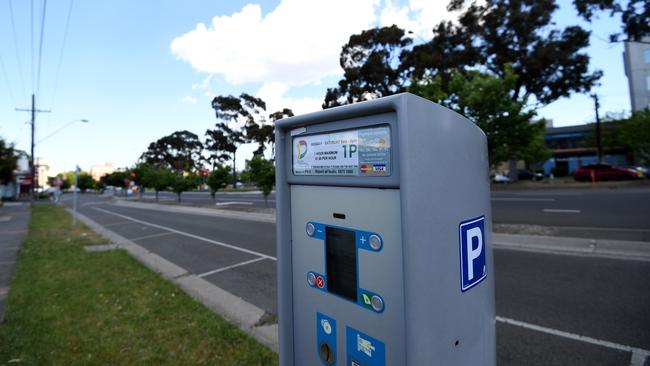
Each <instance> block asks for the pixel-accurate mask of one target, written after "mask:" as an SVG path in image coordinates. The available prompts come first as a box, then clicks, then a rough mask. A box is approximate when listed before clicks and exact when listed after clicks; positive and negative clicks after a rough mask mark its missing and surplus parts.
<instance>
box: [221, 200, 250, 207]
mask: <svg viewBox="0 0 650 366" xmlns="http://www.w3.org/2000/svg"><path fill="white" fill-rule="evenodd" d="M252 204H253V202H244V201H231V202H217V203H216V205H217V206H230V205H248V206H250V205H252Z"/></svg>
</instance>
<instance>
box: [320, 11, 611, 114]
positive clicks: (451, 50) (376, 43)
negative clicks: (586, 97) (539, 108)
mask: <svg viewBox="0 0 650 366" xmlns="http://www.w3.org/2000/svg"><path fill="white" fill-rule="evenodd" d="M594 1H596V0H594ZM468 3H469V5H468ZM449 9H450V10H452V11H458V12H459V21H458V23H457V24H454V23H451V22H441V23H439V24H438V25H436V26H435V27H434V28H433V29H432V30H433V32H432V39H431V40H430V41H428V42H425V43H423V44H420V45H416V46H413V47H412V46H411V44H410V41H408V40H407V39H403V38H398V36H399V35H402V34H404V32H403V31H402V30H401V29H399V28H397V27H396V26H393V27H389V28H380V29H375V30H369V31H364V32H362V33H361V34H359V35H354V36H352V37H350V42H349V43H348V44H347V45H346V46H344V48H343V52H342V53H341V66H342V67H343V70H344V79H343V80H341V81H340V82H339V87H338V88H335V89H329V90H328V91H327V94H326V96H325V103H324V104H323V107H324V108H328V107H331V106H335V105H339V104H341V103H353V102H357V101H360V100H365V99H369V98H373V97H379V96H386V95H389V94H394V93H397V92H400V91H402V90H403V89H404V87H405V85H410V83H409V81H408V80H411V79H414V80H422V79H423V78H425V77H436V76H439V77H440V82H441V87H442V90H443V91H445V92H447V88H448V83H449V80H450V79H451V76H452V74H453V73H455V72H460V73H461V74H466V73H467V72H470V71H472V70H478V71H484V72H489V73H491V74H493V75H496V76H499V77H502V78H503V77H504V75H505V72H506V65H508V64H510V65H511V67H512V69H513V70H514V72H515V74H517V75H519V78H518V79H517V81H516V84H515V86H514V88H513V91H514V92H513V93H512V95H511V98H513V99H514V100H518V101H520V102H521V101H532V102H536V103H538V104H541V105H545V104H548V103H551V102H553V101H555V100H557V99H559V98H562V97H566V96H569V95H570V94H571V93H576V92H577V93H582V92H586V91H589V90H590V89H591V88H592V87H593V86H594V85H595V84H596V82H597V81H598V79H599V78H600V77H601V75H602V73H601V72H600V71H594V72H590V71H589V56H588V54H587V53H586V52H585V49H586V47H587V46H588V45H589V32H588V31H586V30H584V29H582V28H580V27H578V26H569V27H566V28H557V27H555V26H554V23H553V21H552V16H553V13H554V12H555V11H556V10H557V5H556V3H555V0H485V1H467V0H452V1H451V2H450V4H449ZM387 29H390V32H388V30H387ZM384 32H386V33H389V34H391V35H392V37H390V38H381V37H373V36H371V35H375V34H383V33H384ZM352 40H358V41H356V42H352ZM375 50H378V51H375ZM375 52H376V53H375ZM373 55H375V57H372V56H373ZM397 56H398V57H399V62H397V61H395V57H397ZM348 60H349V62H350V64H349V65H346V64H345V63H344V61H348ZM380 61H381V62H380ZM382 74H383V75H386V76H385V77H384V78H381V75H382ZM532 97H534V98H532Z"/></svg>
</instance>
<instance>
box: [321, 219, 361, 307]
mask: <svg viewBox="0 0 650 366" xmlns="http://www.w3.org/2000/svg"><path fill="white" fill-rule="evenodd" d="M325 254H326V259H325V261H326V267H327V291H329V292H332V293H334V294H337V295H339V296H342V297H345V298H347V299H348V300H351V301H354V302H356V301H357V245H356V239H355V232H354V231H352V230H345V229H340V228H335V227H330V226H328V227H327V228H326V229H325Z"/></svg>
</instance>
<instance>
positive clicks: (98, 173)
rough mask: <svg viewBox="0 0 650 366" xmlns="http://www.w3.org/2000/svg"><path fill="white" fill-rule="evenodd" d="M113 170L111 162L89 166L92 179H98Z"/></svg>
mask: <svg viewBox="0 0 650 366" xmlns="http://www.w3.org/2000/svg"><path fill="white" fill-rule="evenodd" d="M114 171H115V168H114V167H113V163H106V164H97V165H93V166H92V167H90V175H91V176H92V177H93V179H94V180H99V178H101V177H103V176H105V175H107V174H111V173H113V172H114Z"/></svg>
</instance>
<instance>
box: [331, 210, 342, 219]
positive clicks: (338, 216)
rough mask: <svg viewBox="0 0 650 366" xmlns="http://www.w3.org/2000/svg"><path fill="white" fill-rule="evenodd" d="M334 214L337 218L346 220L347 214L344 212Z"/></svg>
mask: <svg viewBox="0 0 650 366" xmlns="http://www.w3.org/2000/svg"><path fill="white" fill-rule="evenodd" d="M332 216H334V218H335V219H341V220H345V214H342V213H338V212H334V213H333V214H332Z"/></svg>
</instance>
